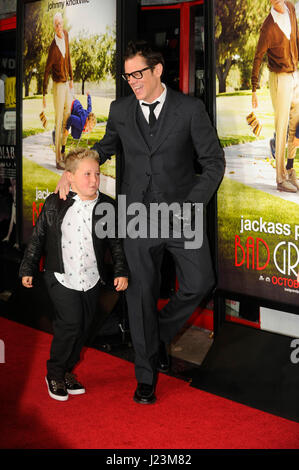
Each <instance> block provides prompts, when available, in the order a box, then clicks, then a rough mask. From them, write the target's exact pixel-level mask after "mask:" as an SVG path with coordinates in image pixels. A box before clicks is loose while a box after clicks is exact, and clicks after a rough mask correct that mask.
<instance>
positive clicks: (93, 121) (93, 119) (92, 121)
mask: <svg viewBox="0 0 299 470" xmlns="http://www.w3.org/2000/svg"><path fill="white" fill-rule="evenodd" d="M87 119H88V121H89V122H90V124H91V125H92V127H94V126H95V125H96V123H97V118H96V115H95V114H94V113H89V115H88V118H87Z"/></svg>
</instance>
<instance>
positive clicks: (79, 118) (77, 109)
mask: <svg viewBox="0 0 299 470" xmlns="http://www.w3.org/2000/svg"><path fill="white" fill-rule="evenodd" d="M96 123H97V120H96V116H95V114H94V113H93V112H92V103H91V96H90V93H89V92H87V109H84V108H83V106H82V104H81V103H80V101H79V100H78V99H75V100H74V101H73V102H72V106H71V114H70V116H69V118H68V120H67V122H66V126H65V130H64V133H65V135H66V136H68V134H69V132H71V135H72V137H73V139H80V138H81V135H82V132H86V133H88V132H91V131H92V129H93V128H94V126H95V125H96Z"/></svg>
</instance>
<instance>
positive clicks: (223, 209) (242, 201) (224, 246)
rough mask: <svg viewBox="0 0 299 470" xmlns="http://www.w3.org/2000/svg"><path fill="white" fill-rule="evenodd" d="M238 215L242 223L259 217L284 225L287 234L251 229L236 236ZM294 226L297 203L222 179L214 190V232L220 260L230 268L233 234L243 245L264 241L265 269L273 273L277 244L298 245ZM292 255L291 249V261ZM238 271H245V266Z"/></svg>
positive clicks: (297, 220) (297, 217) (298, 212)
mask: <svg viewBox="0 0 299 470" xmlns="http://www.w3.org/2000/svg"><path fill="white" fill-rule="evenodd" d="M241 216H243V219H244V220H245V219H249V220H250V221H254V220H257V221H260V218H261V219H262V221H266V223H267V224H268V223H270V222H272V223H274V224H277V223H280V224H282V225H284V224H288V225H289V226H290V230H291V235H290V236H285V235H278V234H277V233H265V232H259V231H254V230H250V231H244V232H243V233H242V234H240V230H241ZM296 224H297V225H299V210H298V205H297V204H295V203H293V202H288V201H285V200H284V199H282V198H280V197H276V196H272V195H270V194H267V193H265V192H263V191H260V190H257V189H254V188H252V187H250V186H247V185H244V184H242V183H239V182H236V181H232V180H231V179H229V178H224V180H223V182H222V184H221V186H220V188H219V191H218V232H219V244H220V257H221V260H223V261H226V262H229V263H230V264H231V266H232V265H233V263H234V258H235V245H234V243H235V235H240V237H241V240H242V243H243V244H244V245H245V242H246V240H247V238H248V237H253V239H254V240H256V238H257V237H260V238H263V239H265V240H266V242H267V244H268V246H269V250H270V254H271V257H270V263H269V266H268V267H267V270H269V271H271V272H272V273H273V274H277V273H278V272H277V268H276V267H275V265H274V261H273V253H274V249H275V247H276V246H277V244H278V243H280V242H281V241H293V242H294V243H295V244H297V245H298V241H296V240H295V233H294V227H295V225H296ZM267 227H268V225H267ZM295 256H296V254H295V250H293V258H295ZM239 269H242V270H246V267H245V264H244V265H243V266H242V268H239Z"/></svg>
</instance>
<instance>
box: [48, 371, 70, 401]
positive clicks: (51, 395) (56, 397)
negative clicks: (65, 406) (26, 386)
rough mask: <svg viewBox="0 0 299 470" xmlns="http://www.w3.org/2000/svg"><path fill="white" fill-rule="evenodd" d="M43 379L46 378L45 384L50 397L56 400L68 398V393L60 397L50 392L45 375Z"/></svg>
mask: <svg viewBox="0 0 299 470" xmlns="http://www.w3.org/2000/svg"><path fill="white" fill-rule="evenodd" d="M45 380H46V384H47V387H48V393H49V395H50V397H51V398H53V399H54V400H58V401H66V400H68V398H69V397H68V395H66V396H65V397H60V396H59V395H55V394H54V393H52V392H51V390H50V388H49V384H48V380H47V377H45Z"/></svg>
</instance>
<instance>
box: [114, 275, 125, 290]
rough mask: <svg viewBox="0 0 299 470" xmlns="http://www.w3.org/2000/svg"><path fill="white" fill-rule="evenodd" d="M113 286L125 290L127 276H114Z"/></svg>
mask: <svg viewBox="0 0 299 470" xmlns="http://www.w3.org/2000/svg"><path fill="white" fill-rule="evenodd" d="M114 286H115V289H116V290H117V291H120V290H126V288H127V287H128V278H127V277H116V278H115V279H114Z"/></svg>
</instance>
